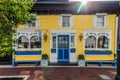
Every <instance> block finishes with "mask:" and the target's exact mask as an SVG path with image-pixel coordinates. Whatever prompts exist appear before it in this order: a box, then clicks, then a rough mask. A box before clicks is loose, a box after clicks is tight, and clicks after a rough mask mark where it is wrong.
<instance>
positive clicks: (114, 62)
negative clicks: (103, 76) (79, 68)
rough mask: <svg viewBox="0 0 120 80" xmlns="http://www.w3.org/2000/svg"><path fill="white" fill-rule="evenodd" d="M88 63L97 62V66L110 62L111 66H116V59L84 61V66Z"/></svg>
mask: <svg viewBox="0 0 120 80" xmlns="http://www.w3.org/2000/svg"><path fill="white" fill-rule="evenodd" d="M89 63H98V66H100V67H102V64H105V63H110V64H112V66H113V67H116V66H117V63H116V61H85V66H88V64H89Z"/></svg>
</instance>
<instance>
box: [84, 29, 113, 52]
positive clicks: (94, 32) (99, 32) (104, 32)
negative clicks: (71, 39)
mask: <svg viewBox="0 0 120 80" xmlns="http://www.w3.org/2000/svg"><path fill="white" fill-rule="evenodd" d="M111 34H112V31H111V30H85V31H84V40H86V39H87V37H88V36H94V37H95V38H96V48H90V49H87V48H85V41H84V50H111ZM100 36H106V37H107V38H108V39H109V44H108V46H109V47H108V49H104V48H103V49H102V48H97V44H98V43H97V41H98V38H99V37H100Z"/></svg>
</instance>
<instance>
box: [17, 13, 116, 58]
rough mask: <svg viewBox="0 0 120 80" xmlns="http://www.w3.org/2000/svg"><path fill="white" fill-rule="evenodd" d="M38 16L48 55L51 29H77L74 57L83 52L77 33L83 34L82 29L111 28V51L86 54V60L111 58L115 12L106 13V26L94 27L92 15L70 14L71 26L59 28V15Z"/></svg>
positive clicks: (45, 50)
mask: <svg viewBox="0 0 120 80" xmlns="http://www.w3.org/2000/svg"><path fill="white" fill-rule="evenodd" d="M39 16H40V17H39V18H40V27H39V28H40V29H41V30H43V31H42V32H43V34H44V33H46V34H47V40H46V41H44V40H43V49H42V50H43V51H42V52H43V53H46V54H48V55H49V56H50V31H51V30H56V31H57V30H76V31H77V42H76V43H77V45H76V57H77V56H78V55H79V54H84V38H83V40H82V41H80V40H79V35H80V34H81V33H82V34H83V35H84V30H86V29H91V30H111V31H112V33H111V43H110V44H111V51H112V54H110V55H107V56H105V55H100V56H98V55H90V56H89V55H86V60H113V59H114V52H115V51H114V50H115V45H114V44H115V32H116V31H115V29H116V28H115V27H116V14H107V17H108V23H107V26H106V28H103V29H98V28H97V29H96V28H95V27H94V25H93V23H94V19H93V17H94V15H72V16H73V19H74V20H73V22H74V24H73V27H72V28H60V27H59V17H60V15H39ZM18 28H24V26H21V25H19V26H18ZM16 59H20V60H24V59H25V57H24V56H23V57H16ZM26 59H30V60H32V59H33V60H34V59H39V58H38V57H34V58H33V57H26Z"/></svg>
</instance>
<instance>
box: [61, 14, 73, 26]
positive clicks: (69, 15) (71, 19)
mask: <svg viewBox="0 0 120 80" xmlns="http://www.w3.org/2000/svg"><path fill="white" fill-rule="evenodd" d="M64 16H68V17H70V19H69V26H63V17H64ZM59 26H60V28H72V27H73V16H72V14H61V15H60V16H59Z"/></svg>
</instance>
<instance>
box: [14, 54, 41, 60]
mask: <svg viewBox="0 0 120 80" xmlns="http://www.w3.org/2000/svg"><path fill="white" fill-rule="evenodd" d="M15 60H16V61H17V60H18V61H20V60H21V61H24V60H30V61H32V60H41V56H33V55H31V56H25V55H22V56H21V55H20V56H17V55H16V56H15Z"/></svg>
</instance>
